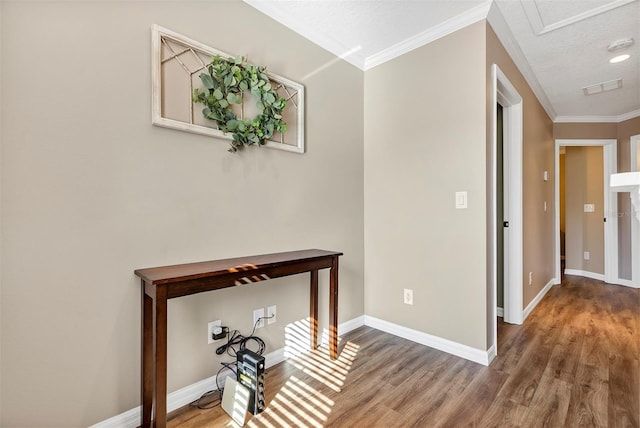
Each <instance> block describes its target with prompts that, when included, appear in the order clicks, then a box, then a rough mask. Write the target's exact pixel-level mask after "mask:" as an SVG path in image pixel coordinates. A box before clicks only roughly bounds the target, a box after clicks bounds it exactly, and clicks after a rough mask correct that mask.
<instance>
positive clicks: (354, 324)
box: [320, 315, 364, 345]
mask: <svg viewBox="0 0 640 428" xmlns="http://www.w3.org/2000/svg"><path fill="white" fill-rule="evenodd" d="M363 325H364V315H360V316H359V317H356V318H353V319H350V320H349V321H345V322H343V323H342V324H338V336H342V335H343V334H347V333H349V332H350V331H352V330H355V329H356V328H360V327H362V326H363ZM320 344H322V345H328V344H329V329H326V328H324V329H322V337H321V339H320Z"/></svg>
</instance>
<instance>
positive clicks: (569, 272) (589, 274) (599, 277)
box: [564, 269, 604, 281]
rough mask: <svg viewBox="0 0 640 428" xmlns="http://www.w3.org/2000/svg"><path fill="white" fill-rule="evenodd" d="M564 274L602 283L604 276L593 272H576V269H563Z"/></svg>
mask: <svg viewBox="0 0 640 428" xmlns="http://www.w3.org/2000/svg"><path fill="white" fill-rule="evenodd" d="M564 274H565V275H576V276H583V277H585V278H591V279H595V280H598V281H604V275H603V274H601V273H595V272H589V271H586V270H578V269H565V270H564Z"/></svg>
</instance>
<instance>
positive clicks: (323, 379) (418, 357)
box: [169, 276, 640, 428]
mask: <svg viewBox="0 0 640 428" xmlns="http://www.w3.org/2000/svg"><path fill="white" fill-rule="evenodd" d="M498 338H499V344H498V357H496V359H495V360H494V361H493V362H492V364H491V366H490V367H484V366H481V365H479V364H475V363H472V362H469V361H466V360H463V359H461V358H457V357H454V356H451V355H448V354H445V353H443V352H439V351H436V350H434V349H430V348H427V347H425V346H422V345H418V344H415V343H413V342H410V341H408V340H404V339H400V338H398V337H395V336H392V335H389V334H386V333H383V332H380V331H378V330H374V329H372V328H369V327H362V328H359V329H357V330H354V331H352V332H351V333H349V334H347V335H345V336H344V337H343V338H342V339H341V351H342V352H341V356H340V358H339V359H338V360H337V361H330V360H329V359H328V357H327V350H326V349H320V350H318V351H316V352H309V353H306V354H304V355H302V356H301V357H297V358H295V359H290V360H288V361H286V362H284V363H282V364H279V365H277V366H275V367H272V368H271V369H269V370H268V373H267V375H266V392H267V403H268V408H267V410H266V411H264V412H263V413H261V414H260V415H258V416H256V417H253V418H252V419H250V420H249V421H248V422H247V425H246V426H249V427H269V428H271V427H463V426H479V427H538V426H539V427H607V426H608V427H638V426H639V418H640V362H639V360H640V358H639V357H640V349H639V348H640V290H637V289H631V288H627V287H622V286H615V285H607V284H604V283H602V282H600V281H595V280H591V279H586V278H581V277H575V276H573V277H572V276H565V278H564V281H563V283H562V284H561V285H557V286H554V287H553V288H552V289H551V290H550V291H549V293H548V294H547V296H546V297H545V298H544V299H543V300H542V302H541V303H540V304H539V305H538V307H537V308H536V309H535V310H534V311H533V313H532V314H531V315H530V316H529V318H528V319H527V320H526V321H525V323H524V324H523V325H522V326H515V325H509V324H504V323H500V324H499V328H498ZM170 417H171V420H170V421H169V426H171V427H182V428H185V427H229V426H234V425H233V424H232V423H230V418H229V417H228V416H227V415H226V413H224V411H223V410H222V409H221V408H220V407H216V408H214V409H211V410H199V409H194V408H189V407H185V408H182V409H179V410H177V411H176V412H174V413H173V414H172V415H170Z"/></svg>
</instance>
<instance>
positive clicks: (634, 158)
mask: <svg viewBox="0 0 640 428" xmlns="http://www.w3.org/2000/svg"><path fill="white" fill-rule="evenodd" d="M629 150H630V155H631V156H630V157H629V161H630V166H631V168H630V171H631V172H636V171H640V134H638V135H633V136H632V137H631V140H630V145H629ZM631 217H632V218H631V237H632V239H631V260H632V264H631V283H632V284H633V286H634V287H636V288H640V215H638V213H637V212H636V213H635V218H633V217H634V207H633V204H632V206H631Z"/></svg>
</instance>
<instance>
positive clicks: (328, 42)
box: [243, 0, 365, 70]
mask: <svg viewBox="0 0 640 428" xmlns="http://www.w3.org/2000/svg"><path fill="white" fill-rule="evenodd" d="M243 1H244V2H245V3H246V4H248V5H249V6H251V7H253V8H254V9H256V10H258V11H260V12H262V13H264V14H265V15H267V16H268V17H270V18H272V19H273V20H275V21H277V22H279V23H280V24H282V25H284V26H285V27H287V28H289V29H290V30H292V31H293V32H295V33H297V34H300V35H301V36H302V37H304V38H305V39H307V40H310V41H311V42H313V43H315V44H316V45H318V46H320V47H321V48H323V49H326V50H327V51H329V52H331V53H332V54H334V55H335V56H337V57H338V58H340V59H343V60H345V61H346V62H348V63H349V64H351V65H354V66H356V67H357V68H359V69H360V70H364V63H365V58H364V56H363V55H362V54H359V53H358V51H360V50H361V47H360V46H352V47H347V46H345V45H343V44H342V43H340V42H339V41H337V40H336V39H334V38H332V37H329V36H327V35H325V34H323V33H321V32H319V31H317V30H315V29H314V28H311V27H309V26H305V25H303V24H302V23H300V22H297V21H296V20H295V19H293V18H292V17H291V16H289V15H287V14H286V13H283V12H282V10H281V9H280V8H278V7H275V2H270V1H261V0H243Z"/></svg>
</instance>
